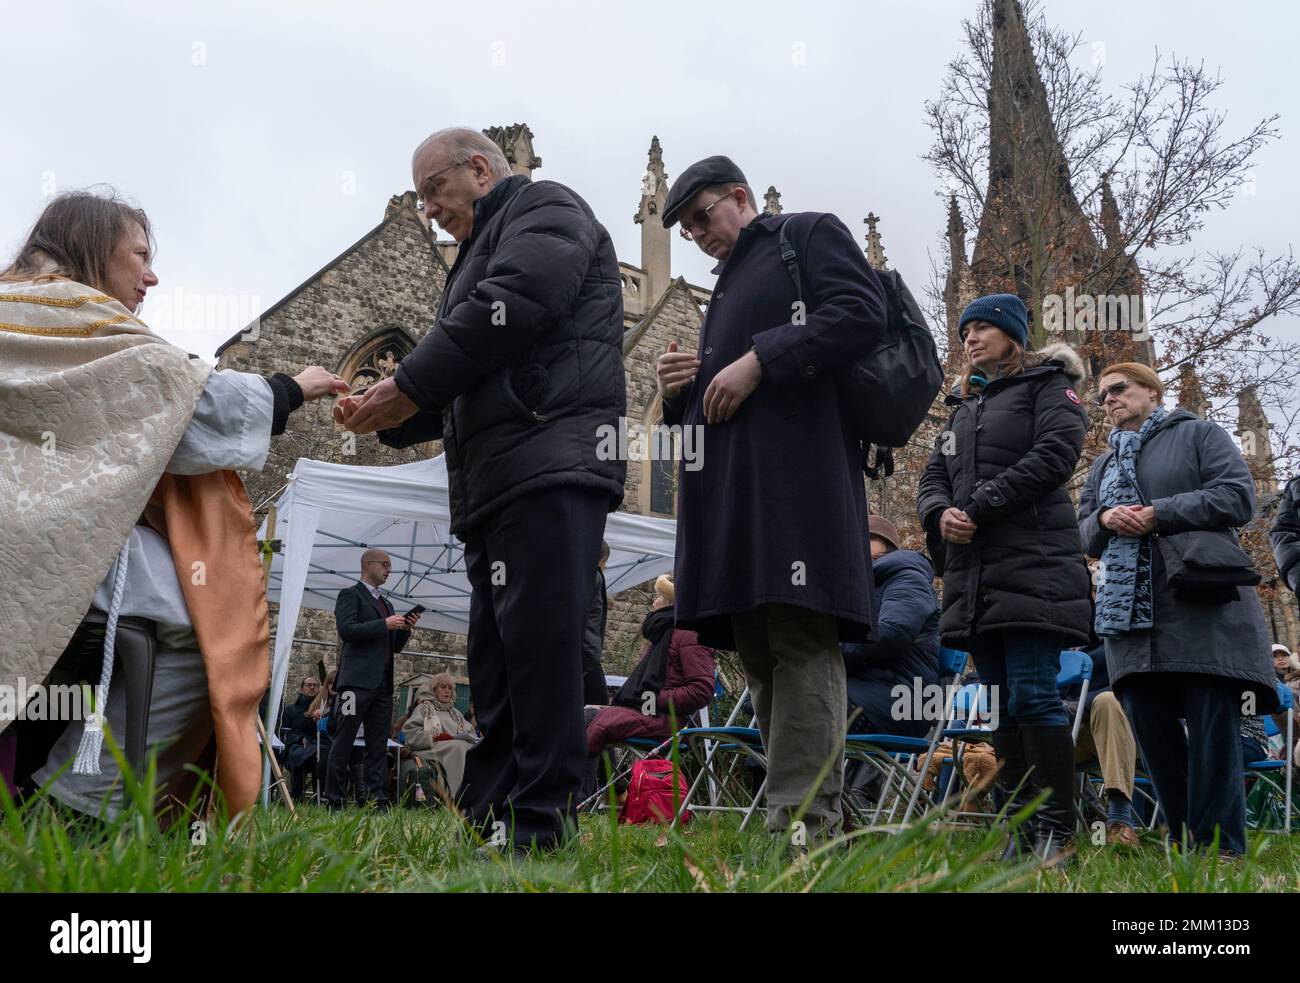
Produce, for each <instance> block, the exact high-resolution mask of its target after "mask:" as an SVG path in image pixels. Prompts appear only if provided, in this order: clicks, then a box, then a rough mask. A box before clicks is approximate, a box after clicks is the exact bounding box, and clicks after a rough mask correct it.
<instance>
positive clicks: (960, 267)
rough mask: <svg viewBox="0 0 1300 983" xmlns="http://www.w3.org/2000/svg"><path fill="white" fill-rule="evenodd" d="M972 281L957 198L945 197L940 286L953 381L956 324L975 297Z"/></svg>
mask: <svg viewBox="0 0 1300 983" xmlns="http://www.w3.org/2000/svg"><path fill="white" fill-rule="evenodd" d="M976 296H977V295H976V293H975V280H974V277H973V276H972V274H971V268H970V264H969V263H968V262H967V261H966V223H965V222H963V221H962V217H961V208H959V207H958V205H957V196H956V195H950V196H949V197H948V278H947V280H945V281H944V286H943V306H944V309H945V311H946V312H947V315H948V364H947V365H946V367H945V371H946V373H947V375H948V377H949V378H950V379H951V378H954V377H955V376H956V373H957V371H958V369H959V367H960V366H961V361H962V359H961V341H960V340H959V339H958V337H957V322H958V321H960V320H961V312H962V311H963V310H965V308H966V305H967V304H969V303H970V302H971V301H972V300H974V299H975V297H976Z"/></svg>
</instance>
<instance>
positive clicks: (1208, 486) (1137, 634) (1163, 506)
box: [1079, 410, 1277, 713]
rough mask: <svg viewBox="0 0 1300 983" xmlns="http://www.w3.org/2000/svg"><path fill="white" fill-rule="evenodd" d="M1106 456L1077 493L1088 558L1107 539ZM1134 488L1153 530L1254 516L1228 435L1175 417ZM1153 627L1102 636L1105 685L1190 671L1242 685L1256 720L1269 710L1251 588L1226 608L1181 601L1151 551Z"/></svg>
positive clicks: (1271, 687)
mask: <svg viewBox="0 0 1300 983" xmlns="http://www.w3.org/2000/svg"><path fill="white" fill-rule="evenodd" d="M1111 456H1112V452H1110V451H1107V452H1106V453H1105V454H1102V455H1101V456H1100V457H1098V458H1097V460H1096V461H1094V462H1093V465H1092V470H1091V471H1090V472H1089V473H1088V482H1087V484H1086V485H1085V486H1084V488H1083V492H1082V493H1081V494H1080V496H1079V533H1080V535H1082V537H1083V542H1084V545H1085V546H1086V547H1087V550H1088V554H1089V555H1090V556H1096V557H1100V556H1101V554H1102V551H1103V550H1104V549H1105V548H1106V543H1107V542H1108V541H1109V540H1110V538H1111V537H1112V536H1113V535H1114V533H1112V532H1111V531H1110V530H1109V529H1106V528H1105V527H1104V526H1102V524H1101V522H1100V516H1101V513H1102V508H1101V505H1100V502H1099V500H1098V488H1099V486H1100V484H1101V476H1102V473H1103V470H1104V469H1105V467H1106V464H1107V462H1108V461H1109V460H1110V458H1111ZM1137 477H1138V487H1139V488H1141V489H1142V493H1143V495H1145V496H1146V499H1147V501H1149V502H1150V503H1151V504H1152V505H1153V506H1154V507H1155V510H1156V532H1157V534H1159V533H1179V532H1188V531H1190V530H1193V529H1221V530H1226V529H1231V528H1233V527H1240V526H1244V525H1245V524H1246V523H1248V522H1249V521H1250V519H1251V517H1252V516H1253V515H1254V513H1255V482H1254V481H1253V480H1252V478H1251V476H1250V469H1249V468H1248V467H1247V466H1246V461H1245V459H1244V458H1242V456H1241V452H1240V451H1239V450H1238V449H1237V445H1236V444H1234V443H1233V442H1232V438H1231V437H1229V436H1228V434H1227V432H1226V431H1224V429H1223V428H1222V427H1220V426H1219V425H1218V424H1215V423H1210V422H1208V421H1205V420H1199V419H1197V418H1196V417H1195V416H1193V415H1192V414H1191V413H1189V412H1187V411H1186V410H1175V411H1174V412H1172V413H1170V414H1169V416H1168V417H1166V418H1165V420H1164V422H1162V423H1161V424H1160V425H1159V426H1158V427H1157V428H1156V429H1155V431H1154V432H1153V433H1152V434H1151V436H1150V437H1148V438H1147V442H1146V443H1145V444H1144V445H1143V446H1142V451H1141V453H1140V454H1139V455H1138V464H1137ZM1151 558H1152V568H1153V569H1152V577H1153V584H1152V586H1153V591H1152V596H1153V600H1154V604H1155V610H1154V614H1153V617H1152V621H1153V622H1154V627H1152V628H1149V629H1135V630H1133V631H1129V632H1125V633H1124V634H1122V635H1120V636H1119V637H1117V638H1107V639H1105V642H1106V664H1107V667H1108V668H1109V670H1110V680H1111V685H1112V686H1114V688H1115V690H1116V691H1117V692H1122V689H1123V685H1124V683H1123V680H1124V677H1126V676H1128V675H1131V674H1132V673H1137V672H1194V673H1208V674H1209V675H1213V676H1228V677H1231V678H1233V679H1240V680H1242V683H1243V686H1242V689H1243V691H1245V690H1250V691H1253V692H1254V693H1255V694H1256V698H1257V703H1256V709H1255V712H1256V713H1271V712H1272V711H1273V709H1274V708H1275V707H1276V706H1277V693H1276V690H1275V684H1276V682H1277V676H1276V675H1275V673H1274V672H1273V660H1272V656H1271V655H1270V650H1271V645H1270V643H1269V639H1268V627H1267V624H1266V622H1265V620H1264V609H1263V608H1262V607H1261V606H1260V603H1259V595H1257V594H1256V593H1255V589H1254V588H1253V587H1239V588H1238V589H1237V595H1238V599H1237V600H1236V601H1231V602H1229V603H1227V604H1206V603H1203V602H1200V603H1198V602H1194V601H1187V600H1185V599H1184V598H1183V597H1182V596H1180V595H1178V594H1175V593H1174V592H1173V590H1172V589H1171V588H1170V587H1169V584H1168V583H1167V582H1166V580H1165V572H1164V564H1163V563H1162V562H1161V559H1160V550H1159V549H1154V548H1153V549H1152V550H1151Z"/></svg>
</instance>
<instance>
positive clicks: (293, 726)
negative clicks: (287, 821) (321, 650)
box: [280, 676, 321, 799]
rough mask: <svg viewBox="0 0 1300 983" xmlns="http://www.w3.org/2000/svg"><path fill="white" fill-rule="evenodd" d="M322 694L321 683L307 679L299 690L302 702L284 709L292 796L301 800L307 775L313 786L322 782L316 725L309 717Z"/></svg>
mask: <svg viewBox="0 0 1300 983" xmlns="http://www.w3.org/2000/svg"><path fill="white" fill-rule="evenodd" d="M319 693H320V680H319V679H317V678H316V677H315V676H304V677H303V679H302V683H301V684H300V686H299V689H298V698H297V699H296V700H294V702H293V703H291V704H290V705H289V706H286V707H285V708H284V716H283V717H282V718H281V725H280V740H282V741H284V767H285V768H287V769H288V771H289V774H290V779H291V780H290V794H291V795H292V796H293V798H294V799H301V798H302V793H303V788H304V785H305V783H306V779H307V775H308V774H310V775H311V776H312V782H313V783H315V782H317V781H319V780H320V778H321V774H318V773H317V771H316V721H315V720H314V719H313V718H311V717H309V716H308V715H307V714H308V711H309V710H310V709H311V705H312V702H313V701H314V700H315V699H316V696H317V694H319Z"/></svg>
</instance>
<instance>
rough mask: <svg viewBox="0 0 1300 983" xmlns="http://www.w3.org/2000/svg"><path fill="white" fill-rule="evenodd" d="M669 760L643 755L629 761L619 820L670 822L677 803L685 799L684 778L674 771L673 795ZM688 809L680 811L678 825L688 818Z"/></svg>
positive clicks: (688, 819)
mask: <svg viewBox="0 0 1300 983" xmlns="http://www.w3.org/2000/svg"><path fill="white" fill-rule="evenodd" d="M673 784H674V783H673V763H672V762H671V761H666V760H664V759H661V758H655V759H652V758H646V759H643V760H641V761H638V762H636V763H635V764H634V765H632V779H631V783H630V784H629V785H628V789H627V798H626V799H625V800H624V802H623V812H622V814H621V815H620V816H619V821H620V822H624V823H635V824H640V823H670V822H672V821H673V816H674V815H675V814H676V812H677V809H678V807H680V806H681V804H682V802H684V801H685V800H686V778H685V776H684V775H682V773H681V772H680V771H679V772H678V773H677V782H676V787H677V791H676V795H675V796H674V792H673ZM690 819H691V811H690V810H689V809H687V810H686V812H685V813H683V814H682V825H685V824H686V823H688V822H690Z"/></svg>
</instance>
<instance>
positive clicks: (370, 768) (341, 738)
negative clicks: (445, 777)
mask: <svg viewBox="0 0 1300 983" xmlns="http://www.w3.org/2000/svg"><path fill="white" fill-rule="evenodd" d="M348 694H351V695H352V697H353V699H354V701H355V702H354V704H353V707H352V710H353V712H352V713H350V714H349V713H345V712H344V710H345V708H346V707H347V699H348ZM337 713H338V714H339V727H338V730H336V731H335V732H334V743H332V744H331V745H330V756H329V766H328V768H327V769H326V772H325V798H327V799H329V801H331V802H340V803H341V802H342V801H343V789H344V786H345V784H346V782H347V770H348V759H349V758H350V757H351V755H352V742H353V741H355V740H356V738H357V730H358V729H359V728H360V727H361V725H362V724H365V725H366V738H365V739H366V751H365V757H364V759H363V761H362V766H361V783H362V788H361V789H359V790H358V797H359V798H362V799H367V800H370V801H372V802H387V801H388V730H389V728H390V727H391V726H392V725H393V670H392V667H389V668H388V669H387V670H385V672H384V683H383V685H382V686H381V687H380V688H379V689H353V688H351V687H348V686H345V687H343V688H342V689H340V690H339V695H338V710H337Z"/></svg>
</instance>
